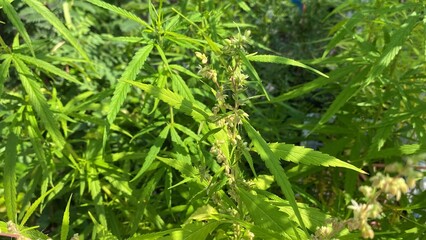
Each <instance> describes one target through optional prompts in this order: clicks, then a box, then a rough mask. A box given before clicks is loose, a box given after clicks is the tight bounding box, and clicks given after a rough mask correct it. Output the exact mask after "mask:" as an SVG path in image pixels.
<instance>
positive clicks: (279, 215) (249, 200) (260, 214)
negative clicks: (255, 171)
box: [237, 188, 298, 239]
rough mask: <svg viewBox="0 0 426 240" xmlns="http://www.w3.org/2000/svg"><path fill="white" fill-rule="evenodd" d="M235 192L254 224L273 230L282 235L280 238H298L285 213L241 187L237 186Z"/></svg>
mask: <svg viewBox="0 0 426 240" xmlns="http://www.w3.org/2000/svg"><path fill="white" fill-rule="evenodd" d="M237 192H238V196H239V197H240V199H241V201H242V202H243V203H244V206H245V207H246V208H247V210H248V212H249V213H250V217H251V219H252V220H253V222H254V224H255V225H256V226H260V227H262V228H264V229H268V230H271V231H274V232H276V233H278V234H280V235H282V239H297V238H298V237H297V235H296V234H295V233H294V230H293V226H292V222H291V221H289V216H288V215H287V214H286V213H284V212H280V211H278V208H277V207H275V206H273V205H272V204H270V203H268V202H266V201H264V200H263V199H262V198H260V197H259V196H256V195H253V194H252V193H250V192H247V191H245V190H243V189H242V188H237Z"/></svg>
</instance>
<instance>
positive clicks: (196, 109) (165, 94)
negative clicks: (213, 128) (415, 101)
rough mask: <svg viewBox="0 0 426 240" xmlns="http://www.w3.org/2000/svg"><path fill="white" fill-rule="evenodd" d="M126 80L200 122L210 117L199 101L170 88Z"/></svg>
mask: <svg viewBox="0 0 426 240" xmlns="http://www.w3.org/2000/svg"><path fill="white" fill-rule="evenodd" d="M124 82H126V83H130V84H132V85H134V86H135V87H138V88H140V89H142V90H144V91H145V92H146V93H149V94H151V95H152V96H154V97H156V98H158V99H160V100H161V101H163V102H165V103H167V104H169V105H170V106H172V107H173V108H176V109H177V110H180V111H182V112H184V113H186V114H188V115H190V116H192V117H193V118H194V119H195V120H196V121H198V122H200V121H203V120H207V119H208V116H209V115H208V113H207V112H206V111H204V110H202V109H203V107H201V106H200V104H198V103H197V102H191V101H189V100H187V99H185V98H183V97H182V96H180V95H178V94H176V93H174V92H172V91H170V90H168V89H160V88H158V87H156V86H152V85H149V84H144V83H139V82H134V81H128V80H124Z"/></svg>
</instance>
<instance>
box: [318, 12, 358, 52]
mask: <svg viewBox="0 0 426 240" xmlns="http://www.w3.org/2000/svg"><path fill="white" fill-rule="evenodd" d="M363 18H364V15H363V13H362V12H360V11H358V12H356V13H355V14H354V15H353V16H352V17H351V18H350V19H349V20H344V21H343V22H342V23H341V24H339V25H338V26H340V25H341V27H340V30H339V31H338V32H337V33H336V34H334V36H333V39H331V41H330V42H329V43H328V44H327V47H326V49H325V51H324V54H323V55H322V57H323V58H324V57H325V56H327V55H328V53H329V52H330V51H331V49H333V48H334V47H335V46H336V45H337V44H338V43H339V42H341V41H342V40H343V39H344V38H345V37H346V35H348V34H351V35H352V28H353V27H355V25H356V24H357V23H359V22H362V21H363Z"/></svg>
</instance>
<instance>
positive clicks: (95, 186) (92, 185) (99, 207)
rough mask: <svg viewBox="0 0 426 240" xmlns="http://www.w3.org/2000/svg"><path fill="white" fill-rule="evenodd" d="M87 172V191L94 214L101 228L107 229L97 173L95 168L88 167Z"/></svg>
mask: <svg viewBox="0 0 426 240" xmlns="http://www.w3.org/2000/svg"><path fill="white" fill-rule="evenodd" d="M87 171H88V172H89V178H88V179H87V180H88V185H89V191H90V195H91V196H92V199H93V204H94V205H95V209H96V213H97V214H98V216H99V222H100V223H101V225H102V226H103V227H105V228H107V227H108V225H107V219H106V213H105V207H104V203H103V197H102V192H101V182H100V181H99V176H98V173H97V171H96V169H95V168H93V167H90V166H89V169H88V170H87Z"/></svg>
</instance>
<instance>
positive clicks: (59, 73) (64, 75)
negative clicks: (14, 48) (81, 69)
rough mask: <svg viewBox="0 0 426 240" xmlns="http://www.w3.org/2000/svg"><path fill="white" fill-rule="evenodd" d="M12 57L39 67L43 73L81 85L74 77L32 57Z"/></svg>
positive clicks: (18, 55)
mask: <svg viewBox="0 0 426 240" xmlns="http://www.w3.org/2000/svg"><path fill="white" fill-rule="evenodd" d="M14 56H16V57H19V58H20V59H22V60H23V61H25V62H27V63H29V64H32V65H34V66H36V67H39V68H41V69H43V70H44V71H45V72H50V73H52V74H55V75H57V76H59V77H61V78H63V79H66V80H68V81H70V82H73V83H77V84H79V85H82V84H83V83H82V82H80V81H78V80H77V78H75V77H74V76H72V75H70V74H68V73H67V72H65V71H63V70H61V69H59V68H57V67H55V66H54V65H52V64H50V63H48V62H45V61H43V60H40V59H37V58H34V57H29V56H25V55H21V54H14Z"/></svg>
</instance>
